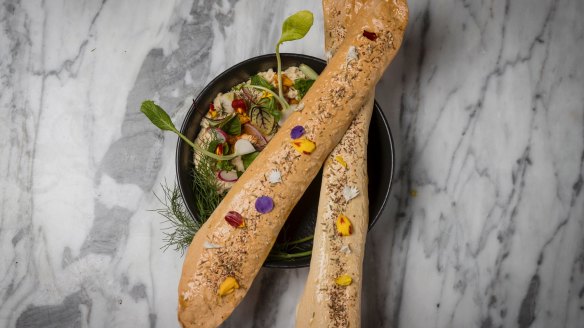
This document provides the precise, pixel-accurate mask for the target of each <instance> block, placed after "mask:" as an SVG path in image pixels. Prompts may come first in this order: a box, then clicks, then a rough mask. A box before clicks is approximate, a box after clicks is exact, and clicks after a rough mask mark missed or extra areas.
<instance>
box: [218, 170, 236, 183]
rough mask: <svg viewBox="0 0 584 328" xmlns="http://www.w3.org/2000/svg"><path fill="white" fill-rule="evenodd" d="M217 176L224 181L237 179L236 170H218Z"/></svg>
mask: <svg viewBox="0 0 584 328" xmlns="http://www.w3.org/2000/svg"><path fill="white" fill-rule="evenodd" d="M217 178H219V180H221V181H224V182H235V181H237V179H238V178H237V171H235V170H231V171H219V172H217Z"/></svg>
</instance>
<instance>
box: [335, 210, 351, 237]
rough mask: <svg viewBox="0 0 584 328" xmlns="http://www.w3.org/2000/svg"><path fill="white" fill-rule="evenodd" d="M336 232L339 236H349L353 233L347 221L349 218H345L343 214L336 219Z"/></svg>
mask: <svg viewBox="0 0 584 328" xmlns="http://www.w3.org/2000/svg"><path fill="white" fill-rule="evenodd" d="M336 224H337V232H338V233H339V236H343V237H346V236H350V235H351V234H352V233H353V225H352V224H351V221H349V218H348V217H346V216H345V215H344V214H339V217H337V222H336Z"/></svg>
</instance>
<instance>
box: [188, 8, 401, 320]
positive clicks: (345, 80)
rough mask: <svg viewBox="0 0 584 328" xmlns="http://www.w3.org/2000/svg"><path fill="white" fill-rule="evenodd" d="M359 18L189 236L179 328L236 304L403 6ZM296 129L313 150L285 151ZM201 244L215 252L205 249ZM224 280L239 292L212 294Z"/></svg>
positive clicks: (337, 131)
mask: <svg viewBox="0 0 584 328" xmlns="http://www.w3.org/2000/svg"><path fill="white" fill-rule="evenodd" d="M362 12H363V15H360V16H359V17H357V21H358V25H355V27H354V28H353V29H352V30H351V31H350V35H348V36H347V39H346V40H345V42H343V43H342V44H341V45H340V47H339V51H338V53H337V54H336V55H335V56H333V58H332V59H331V61H330V62H329V65H328V66H327V68H326V69H325V70H324V72H323V73H322V74H321V76H320V77H319V79H317V81H316V82H315V83H314V85H313V86H312V88H311V89H310V91H309V92H308V93H307V94H306V96H305V97H304V99H303V100H302V102H301V103H302V104H304V109H302V110H301V111H298V112H295V113H294V114H292V115H291V116H290V117H289V118H288V120H287V121H286V122H285V124H284V125H283V126H282V127H281V129H280V131H279V132H278V133H277V134H276V135H275V136H274V137H273V139H272V140H271V141H270V143H269V144H268V145H267V146H266V148H265V149H264V150H263V151H262V152H261V153H260V155H259V156H258V157H257V158H256V160H255V161H254V162H253V163H252V165H251V166H250V167H249V168H248V169H247V171H246V172H245V173H244V174H243V175H242V176H241V177H240V179H239V180H238V182H237V183H236V184H235V185H234V186H233V188H232V189H231V190H230V191H229V193H228V194H227V195H226V197H225V198H224V199H223V201H222V202H221V203H220V204H219V206H218V207H217V209H216V210H215V211H214V212H213V214H212V215H211V217H210V218H209V219H208V220H207V222H206V223H205V224H204V225H203V226H202V227H201V229H200V230H199V232H198V233H197V234H196V235H195V237H194V238H193V241H192V243H191V245H190V247H189V249H188V250H187V253H186V255H185V261H184V264H183V270H182V275H181V279H180V282H179V286H178V294H179V306H178V319H179V322H180V323H181V325H182V326H183V327H216V326H218V325H219V324H221V322H223V321H224V320H225V319H226V318H227V317H228V316H229V315H230V314H231V312H232V311H233V309H234V308H235V307H236V306H237V305H238V304H239V303H240V302H241V300H242V299H243V297H244V296H245V294H246V292H247V290H248V289H249V288H250V286H251V283H252V281H253V279H254V278H255V276H256V275H257V273H258V271H259V269H260V268H261V266H262V264H263V262H264V261H265V259H266V258H267V256H268V253H269V251H270V249H271V247H272V245H273V244H274V242H275V240H276V237H277V236H278V233H279V231H280V229H281V228H282V225H283V224H284V222H285V220H286V218H287V217H288V215H289V214H290V212H291V210H292V208H293V207H294V205H295V204H296V203H297V202H298V200H299V199H300V197H301V196H302V194H303V193H304V191H305V190H306V188H307V187H308V185H309V184H310V182H311V181H312V179H313V178H314V177H315V176H316V174H317V173H318V171H319V169H320V167H321V165H322V163H323V162H324V160H325V159H326V158H327V156H328V154H329V153H330V152H331V151H332V149H333V148H334V146H335V145H336V144H337V143H338V142H339V141H340V139H341V137H342V136H343V134H344V132H345V131H346V130H347V128H348V126H349V124H350V123H351V121H352V120H353V119H354V117H355V116H356V115H357V112H358V110H359V108H360V107H361V106H362V104H363V103H364V102H365V101H366V99H367V98H368V97H369V92H370V90H372V89H373V88H374V86H375V84H376V83H377V81H378V80H379V79H380V77H381V75H382V73H383V71H384V70H385V68H386V67H387V66H388V64H389V62H390V61H391V59H393V57H394V56H395V53H396V52H397V49H398V48H399V46H400V44H401V41H402V38H403V30H404V28H405V22H406V21H407V7H405V3H402V2H396V3H393V2H387V1H384V0H381V1H376V2H375V5H371V6H369V8H367V10H363V11H362ZM363 29H367V30H373V31H375V32H376V33H377V35H378V38H377V40H376V41H374V42H372V41H371V40H369V39H367V38H365V37H363V35H362V32H363ZM350 47H355V49H356V50H357V51H358V53H359V54H360V55H361V57H360V58H359V60H354V61H349V62H347V60H346V54H347V53H348V51H349V48H350ZM297 125H302V126H304V128H305V130H306V134H305V137H306V138H308V139H310V140H312V141H314V142H315V144H316V149H315V151H314V152H313V153H311V154H309V155H307V154H300V153H298V152H297V151H296V150H295V149H294V148H293V147H292V146H291V143H290V142H291V139H290V130H291V129H292V128H293V127H294V126H297ZM274 169H277V170H279V171H280V172H281V175H282V182H281V183H277V184H271V183H270V182H269V181H268V180H267V178H266V174H267V173H268V172H270V171H271V170H274ZM260 196H269V197H271V198H272V199H273V200H274V205H275V206H274V209H273V211H271V212H269V213H267V214H260V213H258V212H257V211H256V209H255V207H254V203H255V200H256V199H257V198H258V197H260ZM229 211H238V212H239V213H241V214H242V215H243V217H244V218H245V222H246V227H245V228H233V227H231V226H229V225H228V224H227V223H226V222H225V220H224V216H225V214H226V213H227V212H229ZM205 242H209V243H213V244H216V245H220V246H221V248H217V249H205V247H204V244H205ZM226 277H234V278H235V279H236V280H237V282H238V284H239V286H240V288H238V289H235V290H234V292H232V293H231V294H228V295H225V296H219V295H218V294H217V290H218V287H219V285H220V284H221V282H222V281H223V280H224V279H225V278H226Z"/></svg>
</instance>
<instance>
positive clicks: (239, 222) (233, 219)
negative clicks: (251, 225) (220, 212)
mask: <svg viewBox="0 0 584 328" xmlns="http://www.w3.org/2000/svg"><path fill="white" fill-rule="evenodd" d="M225 221H227V223H229V225H230V226H232V227H234V228H243V227H245V222H244V221H243V216H241V214H239V213H238V212H236V211H229V212H227V215H225Z"/></svg>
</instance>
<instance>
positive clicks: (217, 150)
mask: <svg viewBox="0 0 584 328" xmlns="http://www.w3.org/2000/svg"><path fill="white" fill-rule="evenodd" d="M215 154H217V155H220V156H221V155H223V144H222V143H220V144H218V145H217V148H215Z"/></svg>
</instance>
